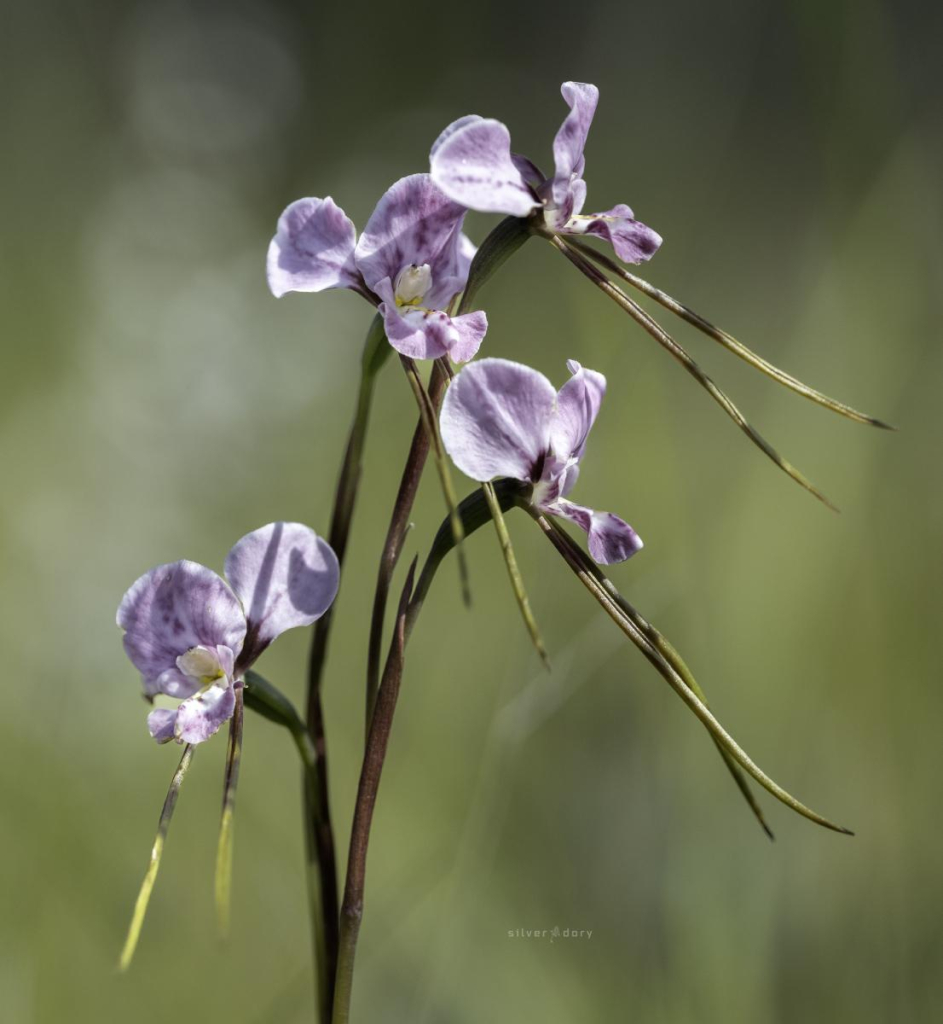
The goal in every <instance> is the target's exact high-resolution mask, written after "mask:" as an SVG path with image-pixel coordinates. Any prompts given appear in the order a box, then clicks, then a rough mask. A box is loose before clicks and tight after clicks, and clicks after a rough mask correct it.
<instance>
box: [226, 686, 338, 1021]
mask: <svg viewBox="0 0 943 1024" xmlns="http://www.w3.org/2000/svg"><path fill="white" fill-rule="evenodd" d="M244 694H245V705H246V707H247V708H250V709H251V710H252V711H255V712H256V713H257V714H259V715H261V716H262V717H263V718H267V719H268V720H269V721H270V722H274V723H275V724H276V725H280V726H283V727H284V728H286V729H287V730H288V731H289V733H290V734H291V738H292V739H293V740H294V743H295V748H296V749H297V751H298V756H299V757H300V758H301V764H302V767H303V787H302V788H303V793H304V803H303V807H304V811H305V821H306V823H307V824H308V825H309V827H310V822H311V821H312V819H313V815H314V812H315V810H316V800H317V796H316V795H317V793H319V792H320V790H321V788H322V787H321V785H320V779H319V775H320V772H321V768H322V765H323V762H322V760H321V759H320V758H319V757H318V751H317V749H316V747H315V745H314V741H313V740H312V739H311V736H310V734H309V732H308V729H307V727H306V726H305V723H304V722H303V721H302V719H301V716H300V715H299V714H298V712H297V711H296V710H295V707H294V705H293V704H292V703H291V701H290V700H289V699H288V698H287V697H286V696H285V695H284V694H283V693H282V692H281V691H280V690H278V689H277V688H276V687H274V686H273V685H272V684H271V683H270V682H269V681H268V680H267V679H265V678H264V677H262V676H260V675H259V674H258V672H254V671H251V670H250V671H249V672H246V678H245V688H244ZM322 827H323V826H322ZM329 827H330V823H329V822H328V829H329ZM328 839H330V843H331V848H332V849H333V838H331V837H330V836H327V837H324V836H322V837H321V839H320V844H321V845H323V844H324V843H325V842H326V841H327V840H328ZM316 850H317V846H315V845H314V844H313V843H312V844H310V845H309V857H308V859H307V864H306V880H307V889H308V907H309V912H310V917H311V930H312V937H313V941H314V952H315V967H316V971H315V976H316V978H317V980H318V989H317V992H316V993H315V995H316V1005H317V1007H318V1020H319V1021H320V1022H321V1024H330V1020H331V1006H332V1003H328V1002H327V1001H326V995H327V993H328V992H330V993H331V999H332V1001H333V993H334V978H333V976H332V977H330V978H328V977H327V975H326V971H327V967H328V963H329V961H328V957H327V949H326V944H327V936H326V935H325V926H326V916H325V914H324V913H323V906H324V899H323V894H322V889H323V873H322V871H321V870H320V863H319V862H318V861H317V860H316V859H315V858H314V857H312V856H310V853H311V852H312V851H316ZM335 898H336V890H335ZM335 930H336V929H335ZM335 956H336V953H335Z"/></svg>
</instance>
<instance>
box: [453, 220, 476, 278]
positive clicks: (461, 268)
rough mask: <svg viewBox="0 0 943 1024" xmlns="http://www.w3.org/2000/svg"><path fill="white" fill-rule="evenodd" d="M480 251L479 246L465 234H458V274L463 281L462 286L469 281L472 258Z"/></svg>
mask: <svg viewBox="0 0 943 1024" xmlns="http://www.w3.org/2000/svg"><path fill="white" fill-rule="evenodd" d="M476 252H478V246H477V245H475V243H474V242H473V241H472V240H471V239H470V238H469V237H468V235H466V234H465V232H464V231H463V232H461V233H460V234H459V236H458V276H459V277H460V278H461V281H462V288H464V287H465V284H466V282H467V281H468V271H469V270H471V265H472V260H473V259H474V258H475V253H476Z"/></svg>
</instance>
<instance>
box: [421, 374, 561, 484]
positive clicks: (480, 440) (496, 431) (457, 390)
mask: <svg viewBox="0 0 943 1024" xmlns="http://www.w3.org/2000/svg"><path fill="white" fill-rule="evenodd" d="M555 400H556V391H555V390H554V388H553V385H552V384H551V383H550V381H549V380H547V378H546V377H545V376H544V375H543V374H542V373H538V372H537V371H536V370H532V369H531V368H530V367H528V366H522V365H521V364H520V363H512V362H509V361H508V360H506V359H482V360H479V361H478V362H475V363H469V365H468V366H466V367H465V368H464V369H463V370H462V371H461V373H459V374H458V375H457V376H456V378H455V380H454V381H453V382H452V385H451V387H450V388H449V389H448V391H447V392H446V395H445V401H444V402H443V404H442V416H441V430H442V440H443V442H444V444H445V448H446V451H448V453H449V455H450V456H451V457H452V460H453V461H454V463H455V465H456V466H458V468H459V469H460V470H461V471H462V472H463V473H465V474H466V475H467V476H470V477H472V479H474V480H481V481H485V480H491V479H493V478H494V477H497V476H508V477H513V478H514V479H516V480H523V481H531V480H533V479H535V472H536V470H537V469H538V466H539V463H540V462H541V460H542V458H543V456H544V453H545V452H546V451H547V447H548V444H549V441H550V418H551V416H552V414H553V407H554V402H555Z"/></svg>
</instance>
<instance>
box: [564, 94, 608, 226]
mask: <svg viewBox="0 0 943 1024" xmlns="http://www.w3.org/2000/svg"><path fill="white" fill-rule="evenodd" d="M560 92H561V93H562V94H563V98H564V99H565V100H566V102H567V104H568V105H569V107H570V112H569V114H567V116H566V118H565V119H564V121H563V124H562V125H560V130H559V131H558V132H557V134H556V138H554V140H553V160H554V164H555V165H556V167H555V174H554V176H553V201H554V203H555V204H556V205H557V206H559V207H562V206H564V205H565V204H566V202H567V199H568V195H569V191H570V186H571V184H572V183H573V182H575V181H576V180H577V179H578V178H582V176H583V169H584V168H585V166H586V161H585V159H584V157H583V150H584V149H585V148H586V138H587V136H588V135H589V126H590V125H591V124H592V123H593V115H594V114H595V113H596V104H597V103H598V102H599V90H598V89H597V88H596V86H595V85H588V84H586V83H585V82H564V83H563V85H562V86H561V87H560ZM583 194H584V195H585V190H584V193H583Z"/></svg>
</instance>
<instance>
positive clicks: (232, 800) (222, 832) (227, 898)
mask: <svg viewBox="0 0 943 1024" xmlns="http://www.w3.org/2000/svg"><path fill="white" fill-rule="evenodd" d="M242 690H243V688H242V687H241V686H239V687H237V688H236V706H235V709H234V710H233V715H232V718H231V719H230V720H229V745H228V747H227V750H226V772H225V775H224V776H223V812H222V817H221V818H220V823H219V843H218V844H217V847H216V885H215V892H216V920H217V924H218V925H219V933H220V935H221V936H222V937H223V938H225V937H226V936H227V935H228V934H229V913H230V906H231V903H232V852H233V824H234V821H235V817H234V816H235V811H236V787H237V786H238V784H239V766H240V764H241V763H242V724H243V711H242V708H243V693H242Z"/></svg>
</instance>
